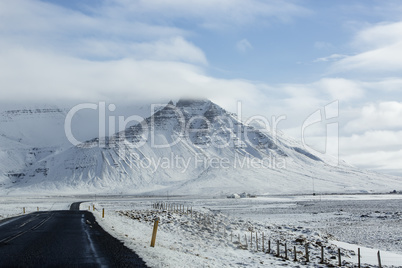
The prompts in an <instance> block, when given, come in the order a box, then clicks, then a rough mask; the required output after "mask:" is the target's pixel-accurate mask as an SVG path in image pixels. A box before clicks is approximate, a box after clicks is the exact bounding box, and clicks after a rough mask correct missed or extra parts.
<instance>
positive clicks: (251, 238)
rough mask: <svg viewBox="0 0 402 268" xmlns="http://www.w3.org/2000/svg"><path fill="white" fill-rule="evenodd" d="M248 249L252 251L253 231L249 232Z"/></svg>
mask: <svg viewBox="0 0 402 268" xmlns="http://www.w3.org/2000/svg"><path fill="white" fill-rule="evenodd" d="M250 249H251V250H252V249H253V231H250Z"/></svg>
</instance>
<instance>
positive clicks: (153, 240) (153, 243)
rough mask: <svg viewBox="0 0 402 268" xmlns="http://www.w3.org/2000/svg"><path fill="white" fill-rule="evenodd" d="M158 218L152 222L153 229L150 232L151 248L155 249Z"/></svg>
mask: <svg viewBox="0 0 402 268" xmlns="http://www.w3.org/2000/svg"><path fill="white" fill-rule="evenodd" d="M158 223H159V218H156V219H155V221H154V229H153V231H152V239H151V247H155V240H156V232H157V231H158Z"/></svg>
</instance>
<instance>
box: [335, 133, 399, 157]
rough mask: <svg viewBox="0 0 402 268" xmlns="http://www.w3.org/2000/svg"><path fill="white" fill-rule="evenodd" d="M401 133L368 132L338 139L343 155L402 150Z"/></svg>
mask: <svg viewBox="0 0 402 268" xmlns="http://www.w3.org/2000/svg"><path fill="white" fill-rule="evenodd" d="M401 140H402V131H390V130H369V131H366V132H364V133H363V134H352V135H351V136H343V137H341V138H340V141H339V143H340V145H341V147H342V148H341V149H342V150H341V151H342V152H343V154H344V155H349V154H359V153H363V152H370V151H381V150H387V151H394V150H402V143H401Z"/></svg>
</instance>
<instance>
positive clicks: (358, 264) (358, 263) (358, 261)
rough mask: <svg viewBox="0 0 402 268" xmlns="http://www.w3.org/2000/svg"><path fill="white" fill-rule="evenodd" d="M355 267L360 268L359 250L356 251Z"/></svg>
mask: <svg viewBox="0 0 402 268" xmlns="http://www.w3.org/2000/svg"><path fill="white" fill-rule="evenodd" d="M357 267H358V268H360V248H358V249H357Z"/></svg>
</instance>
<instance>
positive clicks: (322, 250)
mask: <svg viewBox="0 0 402 268" xmlns="http://www.w3.org/2000/svg"><path fill="white" fill-rule="evenodd" d="M321 263H324V246H321Z"/></svg>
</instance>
